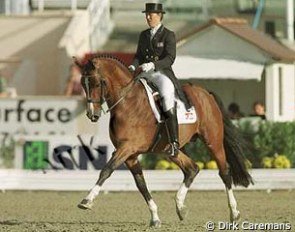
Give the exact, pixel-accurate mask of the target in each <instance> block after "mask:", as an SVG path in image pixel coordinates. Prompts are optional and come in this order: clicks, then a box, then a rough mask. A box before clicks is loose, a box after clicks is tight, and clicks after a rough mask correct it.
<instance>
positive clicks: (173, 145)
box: [169, 142, 179, 157]
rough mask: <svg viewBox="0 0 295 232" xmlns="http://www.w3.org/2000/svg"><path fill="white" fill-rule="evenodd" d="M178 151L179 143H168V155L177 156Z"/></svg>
mask: <svg viewBox="0 0 295 232" xmlns="http://www.w3.org/2000/svg"><path fill="white" fill-rule="evenodd" d="M178 153H179V143H178V142H172V143H170V150H169V154H170V156H173V157H177V155H178Z"/></svg>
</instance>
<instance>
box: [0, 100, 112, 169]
mask: <svg viewBox="0 0 295 232" xmlns="http://www.w3.org/2000/svg"><path fill="white" fill-rule="evenodd" d="M0 125H1V127H0V168H17V169H32V170H36V169H44V170H46V169H55V170H60V169H67V170H77V169H78V170H88V169H95V170H97V169H101V167H102V166H103V165H104V164H105V163H106V160H108V158H109V157H110V156H111V154H112V152H113V150H114V148H113V146H112V143H111V141H110V139H109V129H108V127H109V115H108V114H107V115H102V117H101V118H100V120H99V122H97V123H92V122H90V120H89V119H88V118H87V117H86V114H85V100H84V98H75V97H71V98H68V97H47V96H46V97H18V98H11V99H9V98H8V99H0Z"/></svg>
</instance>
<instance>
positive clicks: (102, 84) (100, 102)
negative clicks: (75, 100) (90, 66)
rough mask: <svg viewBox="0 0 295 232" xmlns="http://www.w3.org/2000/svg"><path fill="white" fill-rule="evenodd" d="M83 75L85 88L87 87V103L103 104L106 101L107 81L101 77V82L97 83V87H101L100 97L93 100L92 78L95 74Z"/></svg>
mask: <svg viewBox="0 0 295 232" xmlns="http://www.w3.org/2000/svg"><path fill="white" fill-rule="evenodd" d="M83 77H84V78H85V82H84V84H85V88H86V100H87V103H98V104H100V105H102V104H103V103H104V102H105V88H106V82H105V80H103V79H101V78H100V79H99V83H98V84H96V86H95V87H100V98H99V99H96V100H93V99H92V98H91V96H90V85H89V83H90V80H89V79H90V78H94V77H95V75H83Z"/></svg>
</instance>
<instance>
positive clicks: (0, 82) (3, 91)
mask: <svg viewBox="0 0 295 232" xmlns="http://www.w3.org/2000/svg"><path fill="white" fill-rule="evenodd" d="M7 96H8V94H7V83H6V79H5V78H4V77H3V76H2V74H1V73H0V97H7Z"/></svg>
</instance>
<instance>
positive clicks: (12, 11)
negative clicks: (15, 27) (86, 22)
mask: <svg viewBox="0 0 295 232" xmlns="http://www.w3.org/2000/svg"><path fill="white" fill-rule="evenodd" d="M1 1H2V2H0V12H1V13H4V14H5V15H27V14H29V13H30V12H31V11H32V10H37V11H38V12H43V11H44V10H45V9H69V10H72V11H75V10H77V9H78V8H82V9H86V8H87V7H88V5H89V2H90V1H91V0H1Z"/></svg>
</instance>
